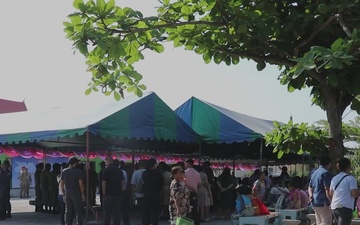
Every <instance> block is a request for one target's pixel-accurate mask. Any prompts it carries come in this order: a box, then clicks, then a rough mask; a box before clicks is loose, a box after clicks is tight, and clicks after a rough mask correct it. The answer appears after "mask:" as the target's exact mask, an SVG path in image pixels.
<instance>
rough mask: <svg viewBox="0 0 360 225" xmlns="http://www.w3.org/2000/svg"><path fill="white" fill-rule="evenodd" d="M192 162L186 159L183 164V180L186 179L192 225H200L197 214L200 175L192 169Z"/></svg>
mask: <svg viewBox="0 0 360 225" xmlns="http://www.w3.org/2000/svg"><path fill="white" fill-rule="evenodd" d="M193 165H194V160H192V159H188V160H186V163H185V168H186V170H185V178H186V186H187V188H189V190H190V205H191V206H192V209H191V217H192V219H193V220H194V225H199V224H200V217H199V213H198V209H197V206H198V192H197V191H198V188H199V187H200V182H201V178H200V174H199V173H198V172H197V171H196V170H195V169H194V167H193Z"/></svg>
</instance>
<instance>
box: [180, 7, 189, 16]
mask: <svg viewBox="0 0 360 225" xmlns="http://www.w3.org/2000/svg"><path fill="white" fill-rule="evenodd" d="M181 12H182V13H184V14H185V15H190V14H191V7H190V6H187V5H184V6H182V7H181Z"/></svg>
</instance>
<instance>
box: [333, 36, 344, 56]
mask: <svg viewBox="0 0 360 225" xmlns="http://www.w3.org/2000/svg"><path fill="white" fill-rule="evenodd" d="M343 43H344V39H342V38H339V39H337V40H336V41H335V42H334V43H333V44H332V45H331V48H330V49H331V52H332V53H334V52H336V51H338V50H339V49H340V48H341V46H342V44H343Z"/></svg>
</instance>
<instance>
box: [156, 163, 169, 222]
mask: <svg viewBox="0 0 360 225" xmlns="http://www.w3.org/2000/svg"><path fill="white" fill-rule="evenodd" d="M158 170H159V171H160V172H161V174H162V176H163V178H164V185H163V188H162V190H161V209H160V219H165V220H169V202H170V184H171V172H170V171H169V169H168V165H167V164H166V163H165V162H159V165H158Z"/></svg>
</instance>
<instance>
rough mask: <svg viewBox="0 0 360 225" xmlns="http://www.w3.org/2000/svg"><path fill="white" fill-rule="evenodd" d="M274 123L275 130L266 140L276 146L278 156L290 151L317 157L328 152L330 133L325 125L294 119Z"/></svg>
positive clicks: (267, 135) (275, 151) (268, 143)
mask: <svg viewBox="0 0 360 225" xmlns="http://www.w3.org/2000/svg"><path fill="white" fill-rule="evenodd" d="M274 124H275V126H274V129H273V132H271V133H267V134H266V136H265V141H266V145H271V146H273V147H274V150H273V152H274V153H277V156H278V158H281V157H282V156H283V154H288V153H297V154H299V155H302V154H310V155H312V156H315V157H318V156H321V155H325V154H328V151H327V150H328V146H327V144H328V143H329V135H328V134H329V133H328V132H327V130H326V129H325V127H324V126H316V125H310V126H309V125H308V124H307V123H300V124H298V123H293V121H292V119H290V120H289V122H288V123H287V124H280V123H277V122H275V123H274Z"/></svg>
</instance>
